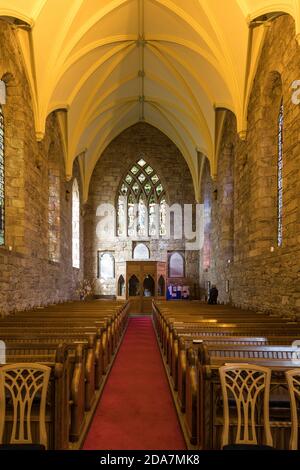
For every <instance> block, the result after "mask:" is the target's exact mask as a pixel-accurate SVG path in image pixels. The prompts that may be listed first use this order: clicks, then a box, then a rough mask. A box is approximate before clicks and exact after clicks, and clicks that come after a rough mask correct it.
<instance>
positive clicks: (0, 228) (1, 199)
mask: <svg viewBox="0 0 300 470" xmlns="http://www.w3.org/2000/svg"><path fill="white" fill-rule="evenodd" d="M4 184H5V181H4V117H3V112H2V106H1V105H0V245H4V241H5V237H4V230H5V226H4V224H5V219H4V207H5V206H4V204H5V187H4Z"/></svg>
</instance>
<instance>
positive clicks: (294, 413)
mask: <svg viewBox="0 0 300 470" xmlns="http://www.w3.org/2000/svg"><path fill="white" fill-rule="evenodd" d="M285 376H286V379H287V383H288V387H289V394H290V403H291V418H292V426H291V438H290V450H298V407H299V403H300V371H299V369H292V370H288V371H286V373H285Z"/></svg>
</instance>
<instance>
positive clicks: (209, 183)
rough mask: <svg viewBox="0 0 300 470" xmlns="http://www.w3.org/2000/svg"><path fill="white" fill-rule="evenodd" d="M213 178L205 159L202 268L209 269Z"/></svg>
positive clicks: (207, 161) (203, 269)
mask: <svg viewBox="0 0 300 470" xmlns="http://www.w3.org/2000/svg"><path fill="white" fill-rule="evenodd" d="M212 198H213V180H212V178H211V172H210V164H209V160H208V159H205V163H204V169H203V175H202V203H203V206H204V214H203V216H204V221H203V226H204V241H203V248H202V250H201V257H200V258H201V270H202V271H208V270H209V268H210V265H211V249H212V202H213V200H212Z"/></svg>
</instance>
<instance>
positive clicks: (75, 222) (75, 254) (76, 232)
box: [72, 178, 80, 268]
mask: <svg viewBox="0 0 300 470" xmlns="http://www.w3.org/2000/svg"><path fill="white" fill-rule="evenodd" d="M72 261H73V268H79V267H80V197H79V187H78V183H77V180H76V178H75V179H74V181H73V187H72Z"/></svg>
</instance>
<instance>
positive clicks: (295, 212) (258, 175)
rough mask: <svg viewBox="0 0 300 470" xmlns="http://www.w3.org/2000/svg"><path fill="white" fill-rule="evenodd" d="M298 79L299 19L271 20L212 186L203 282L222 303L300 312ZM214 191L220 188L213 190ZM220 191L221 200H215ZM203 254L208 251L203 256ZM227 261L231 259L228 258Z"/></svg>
mask: <svg viewBox="0 0 300 470" xmlns="http://www.w3.org/2000/svg"><path fill="white" fill-rule="evenodd" d="M299 78H300V48H299V45H298V43H297V42H296V38H295V28H294V22H293V20H292V18H291V17H289V16H288V15H283V16H281V17H279V18H277V19H276V20H274V21H273V22H272V23H271V26H270V27H269V28H268V32H267V36H266V40H265V44H264V47H263V50H262V54H261V57H260V61H259V66H258V70H257V73H256V77H255V80H254V84H253V88H252V92H251V96H250V101H249V106H248V131H247V138H246V140H245V141H241V140H240V139H239V137H238V136H237V134H236V122H235V117H234V116H233V115H232V113H230V112H228V113H227V119H226V123H225V126H224V132H223V138H222V145H221V150H220V154H219V156H218V176H217V179H216V181H214V182H212V181H211V180H210V177H209V176H206V179H205V180H204V182H203V183H204V184H203V187H204V188H207V187H210V188H211V217H212V230H211V234H210V241H211V249H212V259H211V265H210V269H209V270H208V271H207V272H205V271H204V270H203V269H201V275H200V278H201V286H202V288H204V287H205V282H206V281H207V280H210V281H211V282H213V283H216V284H217V287H218V288H219V292H220V301H221V302H229V301H231V302H232V303H233V304H235V305H238V306H242V307H245V308H249V309H259V310H268V311H273V312H276V313H282V312H285V313H290V314H293V313H297V314H300V282H299V280H300V251H299V242H300V235H299V233H300V231H299V228H300V223H299V220H300V218H299V215H300V175H299V169H300V139H299V137H300V130H299V122H300V120H299V118H300V107H299V106H296V105H294V104H293V103H292V101H291V93H292V91H291V84H292V82H293V81H294V80H296V79H299ZM281 97H283V104H284V134H283V136H284V137H283V139H284V142H283V164H284V167H283V191H284V193H283V244H282V246H278V244H277V142H278V140H277V139H278V136H277V132H278V123H277V119H278V113H279V107H280V101H281ZM215 189H217V193H213V191H214V190H215ZM214 194H216V196H217V197H216V198H215V197H214ZM202 255H203V254H202ZM229 260H230V262H229ZM226 281H229V286H230V290H229V292H228V293H226V292H225V286H226Z"/></svg>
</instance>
